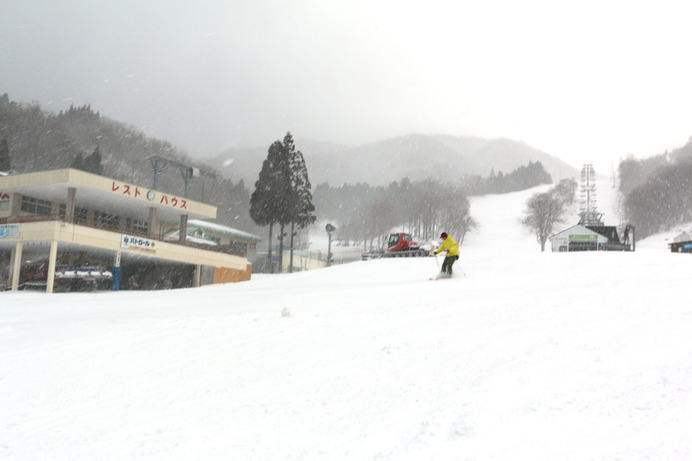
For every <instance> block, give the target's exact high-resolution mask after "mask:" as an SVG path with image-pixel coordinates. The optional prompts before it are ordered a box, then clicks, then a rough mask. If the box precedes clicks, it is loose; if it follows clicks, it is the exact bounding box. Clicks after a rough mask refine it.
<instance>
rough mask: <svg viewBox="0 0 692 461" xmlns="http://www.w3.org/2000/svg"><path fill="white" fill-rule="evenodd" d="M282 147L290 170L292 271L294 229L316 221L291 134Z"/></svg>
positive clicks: (300, 155) (304, 169)
mask: <svg viewBox="0 0 692 461" xmlns="http://www.w3.org/2000/svg"><path fill="white" fill-rule="evenodd" d="M284 146H285V147H286V148H287V150H288V155H289V165H290V168H291V178H292V179H291V183H292V195H293V200H292V202H293V203H292V204H291V217H290V219H291V220H290V222H291V239H290V252H291V257H290V263H289V264H290V265H289V268H290V271H291V272H292V271H293V250H294V245H293V242H294V240H293V238H294V237H295V235H296V232H295V227H296V226H297V227H298V229H304V228H305V227H307V226H309V225H310V224H312V223H314V222H315V220H316V219H317V218H316V216H315V205H314V204H313V203H312V192H310V189H311V187H312V186H311V184H310V179H309V178H308V169H307V166H306V165H305V158H304V157H303V153H302V152H301V151H299V150H296V149H295V145H294V143H293V138H292V137H291V133H287V134H286V136H285V137H284Z"/></svg>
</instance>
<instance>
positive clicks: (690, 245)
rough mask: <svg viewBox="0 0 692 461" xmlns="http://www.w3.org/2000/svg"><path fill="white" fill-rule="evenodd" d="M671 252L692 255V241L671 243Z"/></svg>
mask: <svg viewBox="0 0 692 461" xmlns="http://www.w3.org/2000/svg"><path fill="white" fill-rule="evenodd" d="M668 246H670V251H671V252H672V253H692V240H689V241H687V242H673V243H669V244H668Z"/></svg>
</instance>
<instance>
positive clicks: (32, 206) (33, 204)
mask: <svg viewBox="0 0 692 461" xmlns="http://www.w3.org/2000/svg"><path fill="white" fill-rule="evenodd" d="M50 206H51V202H49V201H47V200H41V199H38V198H33V197H29V196H28V195H23V196H22V206H21V210H22V211H26V212H27V213H31V214H38V215H47V214H50Z"/></svg>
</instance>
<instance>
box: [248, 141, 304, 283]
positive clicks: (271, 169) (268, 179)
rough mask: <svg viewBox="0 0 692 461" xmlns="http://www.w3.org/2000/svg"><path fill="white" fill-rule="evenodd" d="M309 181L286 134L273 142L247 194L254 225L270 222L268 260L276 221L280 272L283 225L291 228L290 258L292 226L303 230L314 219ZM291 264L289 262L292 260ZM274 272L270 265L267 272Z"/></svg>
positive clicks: (301, 159)
mask: <svg viewBox="0 0 692 461" xmlns="http://www.w3.org/2000/svg"><path fill="white" fill-rule="evenodd" d="M310 187H311V185H310V180H309V179H308V172H307V167H306V166H305V159H304V157H303V154H302V153H301V152H300V151H299V150H296V147H295V143H294V142H293V136H292V135H291V133H290V132H288V133H286V136H284V139H283V142H281V141H278V140H277V141H275V142H274V143H273V144H272V145H271V146H270V147H269V152H268V153H267V158H266V160H265V161H264V163H263V164H262V170H261V171H260V174H259V179H258V180H257V182H256V183H255V190H254V192H253V193H252V196H251V197H250V216H251V217H252V220H253V221H255V223H256V224H258V225H261V226H266V225H269V253H268V258H269V260H270V261H271V253H272V230H273V226H274V224H279V226H280V229H279V271H281V270H282V269H283V249H284V237H285V235H286V234H285V232H284V230H285V228H286V226H287V225H290V228H291V236H290V237H291V239H290V240H291V241H290V246H291V259H292V257H293V237H294V234H295V232H294V231H295V227H296V226H297V227H298V228H300V229H302V228H305V227H306V226H308V225H309V224H312V223H313V222H315V216H314V211H315V206H314V205H313V203H312V193H311V192H310ZM291 263H292V261H291ZM272 271H273V266H272V267H271V268H270V272H272Z"/></svg>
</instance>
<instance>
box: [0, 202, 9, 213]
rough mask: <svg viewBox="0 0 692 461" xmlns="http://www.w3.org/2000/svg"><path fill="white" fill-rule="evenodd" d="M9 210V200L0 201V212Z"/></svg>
mask: <svg viewBox="0 0 692 461" xmlns="http://www.w3.org/2000/svg"><path fill="white" fill-rule="evenodd" d="M9 209H10V201H9V200H1V201H0V211H5V210H9Z"/></svg>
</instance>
